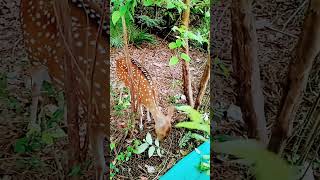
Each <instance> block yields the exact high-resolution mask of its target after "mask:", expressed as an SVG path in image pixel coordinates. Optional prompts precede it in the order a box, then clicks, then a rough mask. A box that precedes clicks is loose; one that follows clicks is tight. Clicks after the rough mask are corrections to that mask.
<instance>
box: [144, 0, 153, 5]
mask: <svg viewBox="0 0 320 180" xmlns="http://www.w3.org/2000/svg"><path fill="white" fill-rule="evenodd" d="M143 5H144V6H151V5H153V1H152V0H144V1H143Z"/></svg>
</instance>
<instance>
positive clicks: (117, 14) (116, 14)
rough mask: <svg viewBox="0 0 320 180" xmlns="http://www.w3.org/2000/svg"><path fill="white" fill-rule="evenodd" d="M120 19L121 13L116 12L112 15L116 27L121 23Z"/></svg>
mask: <svg viewBox="0 0 320 180" xmlns="http://www.w3.org/2000/svg"><path fill="white" fill-rule="evenodd" d="M120 17H121V15H120V12H119V11H114V12H113V13H112V23H113V24H114V25H116V24H117V22H118V21H119V19H120Z"/></svg>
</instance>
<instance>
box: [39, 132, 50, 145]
mask: <svg viewBox="0 0 320 180" xmlns="http://www.w3.org/2000/svg"><path fill="white" fill-rule="evenodd" d="M41 139H42V141H43V142H44V143H46V144H48V145H51V144H53V137H52V135H51V134H50V133H48V132H44V133H42V137H41Z"/></svg>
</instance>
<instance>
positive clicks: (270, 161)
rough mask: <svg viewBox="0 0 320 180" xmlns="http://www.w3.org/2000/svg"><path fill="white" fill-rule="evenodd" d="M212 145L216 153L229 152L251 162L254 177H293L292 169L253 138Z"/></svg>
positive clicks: (274, 178)
mask: <svg viewBox="0 0 320 180" xmlns="http://www.w3.org/2000/svg"><path fill="white" fill-rule="evenodd" d="M213 147H214V148H213V150H214V152H216V153H225V154H230V155H234V156H237V157H239V158H244V159H246V160H249V161H251V162H253V164H254V167H253V169H254V171H255V175H256V179H259V180H269V179H273V180H282V179H295V178H293V177H292V176H293V171H292V170H293V169H292V168H290V167H289V166H288V164H287V163H286V162H285V161H284V160H283V159H281V158H280V157H279V156H277V155H276V154H274V153H272V152H269V151H267V150H266V149H265V148H264V146H263V145H262V144H261V143H258V142H257V141H255V140H234V141H227V142H223V143H219V142H218V143H216V144H215V146H213Z"/></svg>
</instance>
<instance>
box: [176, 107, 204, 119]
mask: <svg viewBox="0 0 320 180" xmlns="http://www.w3.org/2000/svg"><path fill="white" fill-rule="evenodd" d="M176 109H177V110H179V111H184V112H186V113H187V114H188V116H189V118H190V119H191V121H194V122H202V121H203V118H202V115H201V114H200V113H199V112H198V111H197V110H195V109H193V108H192V107H191V106H177V107H176Z"/></svg>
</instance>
